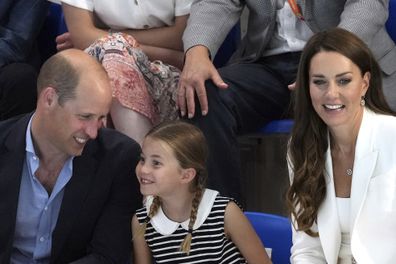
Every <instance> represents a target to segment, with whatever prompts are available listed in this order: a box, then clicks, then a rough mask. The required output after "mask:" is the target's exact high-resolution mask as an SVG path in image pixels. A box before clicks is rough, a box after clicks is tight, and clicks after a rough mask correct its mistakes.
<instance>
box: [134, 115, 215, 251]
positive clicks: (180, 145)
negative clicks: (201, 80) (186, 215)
mask: <svg viewBox="0 0 396 264" xmlns="http://www.w3.org/2000/svg"><path fill="white" fill-rule="evenodd" d="M146 138H151V139H156V140H160V141H162V142H164V143H166V144H167V145H168V146H169V147H170V148H171V149H172V151H173V153H174V155H175V157H176V159H177V160H178V161H179V164H180V166H181V167H182V168H183V169H187V168H193V169H195V170H196V176H195V179H194V181H193V182H192V184H191V186H190V187H191V189H190V191H191V192H193V193H194V198H193V201H192V209H191V214H190V222H189V224H188V234H187V235H186V237H185V238H184V240H183V242H182V244H181V246H180V249H181V251H183V252H185V253H187V254H189V251H190V245H191V239H192V231H193V226H194V223H195V220H196V218H197V212H198V206H199V203H200V201H201V198H202V195H203V192H204V189H205V183H206V178H207V171H206V166H205V164H206V159H207V156H208V147H207V144H206V140H205V136H204V135H203V133H202V131H201V130H200V129H199V128H197V127H195V126H194V125H191V124H188V123H186V122H183V121H169V122H163V123H161V124H159V125H158V126H155V127H154V128H152V129H151V130H150V131H149V132H148V134H147V135H146ZM160 205H161V199H160V198H159V197H157V196H155V197H154V200H153V203H152V205H151V207H150V212H149V213H148V216H147V219H146V220H145V223H144V224H143V225H141V227H142V229H143V230H141V231H142V232H140V231H139V232H138V234H144V232H145V228H146V225H147V223H148V222H149V221H150V219H151V218H152V217H153V216H154V215H155V214H156V213H157V211H158V208H159V207H160Z"/></svg>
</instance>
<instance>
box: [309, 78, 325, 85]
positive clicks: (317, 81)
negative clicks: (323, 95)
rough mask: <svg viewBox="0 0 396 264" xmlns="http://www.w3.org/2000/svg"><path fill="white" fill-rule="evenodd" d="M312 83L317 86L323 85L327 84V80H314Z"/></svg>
mask: <svg viewBox="0 0 396 264" xmlns="http://www.w3.org/2000/svg"><path fill="white" fill-rule="evenodd" d="M312 82H313V83H314V84H315V85H323V84H325V83H326V81H325V80H320V79H317V80H313V81H312Z"/></svg>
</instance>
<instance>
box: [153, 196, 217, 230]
mask: <svg viewBox="0 0 396 264" xmlns="http://www.w3.org/2000/svg"><path fill="white" fill-rule="evenodd" d="M218 193H219V192H218V191H214V190H211V189H205V191H204V194H203V196H202V200H201V202H200V203H199V206H198V213H197V220H196V221H195V223H194V226H193V230H196V229H198V228H199V227H200V226H201V225H202V224H203V223H204V222H205V220H206V218H207V217H208V215H209V214H210V211H211V210H212V206H213V203H214V201H215V199H216V196H217V194H218ZM153 199H154V197H153V196H151V195H150V196H148V197H147V199H146V210H147V214H148V212H150V206H151V204H152V203H153ZM189 221H190V219H187V220H186V221H184V222H182V223H178V222H175V221H172V220H170V219H169V218H168V217H167V216H166V215H165V214H164V212H163V211H162V208H161V207H160V208H159V209H158V212H157V213H156V214H155V215H154V217H153V218H151V220H150V223H151V225H152V226H153V227H154V229H155V230H156V231H157V232H158V233H160V234H161V235H163V236H166V235H170V234H172V233H173V232H175V231H176V230H177V228H178V227H179V226H180V225H181V226H182V227H183V229H185V230H188V223H189Z"/></svg>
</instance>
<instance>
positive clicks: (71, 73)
mask: <svg viewBox="0 0 396 264" xmlns="http://www.w3.org/2000/svg"><path fill="white" fill-rule="evenodd" d="M79 79H80V75H79V73H78V72H77V70H76V68H75V66H73V65H72V64H71V63H70V61H69V60H67V59H66V58H65V57H64V56H62V55H59V54H57V55H54V56H52V57H51V58H49V59H48V60H47V61H46V62H45V63H44V64H43V66H42V67H41V70H40V73H39V76H38V80H37V94H38V95H39V94H40V93H41V92H42V91H43V89H45V88H46V87H52V88H54V89H55V90H56V93H57V95H58V103H59V105H63V104H64V103H65V102H66V101H67V100H70V99H73V98H75V96H76V94H75V91H76V87H77V85H78V83H79Z"/></svg>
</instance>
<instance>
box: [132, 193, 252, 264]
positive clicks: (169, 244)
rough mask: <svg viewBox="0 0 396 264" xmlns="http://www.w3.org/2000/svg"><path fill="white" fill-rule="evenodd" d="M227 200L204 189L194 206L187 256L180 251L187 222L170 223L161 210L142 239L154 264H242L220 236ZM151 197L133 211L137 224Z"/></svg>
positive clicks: (222, 233) (231, 245)
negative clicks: (195, 214) (195, 213)
mask: <svg viewBox="0 0 396 264" xmlns="http://www.w3.org/2000/svg"><path fill="white" fill-rule="evenodd" d="M230 201H233V199H231V198H227V197H222V196H219V195H218V192H217V191H213V190H210V189H206V190H205V192H204V195H203V197H202V200H201V203H200V205H199V207H198V213H197V220H196V222H195V224H194V228H193V230H194V231H193V233H192V242H191V250H190V254H189V255H187V254H186V253H183V252H181V251H180V244H181V243H182V241H183V239H184V237H185V236H186V235H187V233H188V232H187V230H188V222H189V220H187V221H185V222H183V223H177V222H173V221H172V220H170V219H168V218H167V217H166V216H165V214H164V213H163V211H162V210H161V209H159V210H158V212H157V214H156V215H155V216H154V217H153V218H152V219H151V221H150V222H149V223H148V225H147V230H146V234H145V239H146V242H147V245H148V246H149V248H150V250H151V254H152V256H153V258H154V259H155V262H156V263H158V264H160V263H189V264H194V263H216V264H217V263H227V264H230V263H246V260H245V259H244V258H243V257H242V255H241V253H240V252H239V250H238V248H237V247H236V246H235V245H234V243H233V242H232V241H231V240H229V239H228V238H227V237H226V236H225V233H224V213H225V209H226V206H227V204H228V203H229V202H230ZM151 203H152V197H148V199H147V204H146V207H144V208H141V209H139V210H137V212H136V215H137V218H138V220H139V222H140V223H143V222H144V220H145V218H146V217H147V211H148V208H150V206H151Z"/></svg>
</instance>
